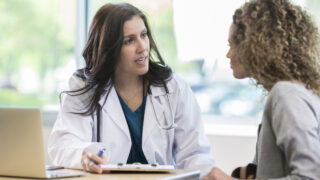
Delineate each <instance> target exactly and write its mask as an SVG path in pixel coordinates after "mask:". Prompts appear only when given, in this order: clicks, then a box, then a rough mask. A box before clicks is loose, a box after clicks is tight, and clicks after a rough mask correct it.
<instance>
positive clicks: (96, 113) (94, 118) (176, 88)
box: [48, 3, 214, 175]
mask: <svg viewBox="0 0 320 180" xmlns="http://www.w3.org/2000/svg"><path fill="white" fill-rule="evenodd" d="M83 57H84V59H85V62H86V67H85V68H83V69H79V70H77V71H76V72H75V73H74V75H73V76H72V77H71V78H70V81H69V86H70V91H66V92H65V93H66V96H65V98H64V101H63V103H62V106H61V110H60V113H59V116H58V119H57V120H56V123H55V125H54V127H53V130H52V134H51V136H50V138H49V143H48V151H49V155H50V157H51V159H52V160H53V163H54V164H56V165H61V166H66V167H70V168H81V167H82V168H83V169H84V170H86V171H90V172H96V173H102V169H101V168H100V167H99V166H98V165H96V164H94V163H91V162H92V161H95V162H96V163H97V164H107V163H110V164H117V163H134V162H139V163H144V164H153V163H158V164H160V165H174V166H175V167H176V168H178V169H199V170H201V173H202V175H204V174H206V173H208V172H209V171H210V170H211V169H212V168H213V166H214V160H213V158H212V157H211V155H210V146H209V143H208V141H207V139H206V136H205V134H204V129H203V124H202V121H201V117H200V110H199V107H198V104H197V101H196V99H195V97H194V95H193V94H192V91H191V89H190V87H189V86H188V85H187V84H186V82H184V81H183V80H182V79H180V78H179V77H177V76H176V75H174V74H173V73H172V71H171V69H170V68H169V67H168V66H167V65H166V64H165V63H164V61H163V59H162V57H161V55H160V53H159V51H158V49H157V47H156V45H155V42H154V40H153V38H152V36H151V31H150V28H149V26H148V23H147V19H146V17H145V15H144V14H143V13H142V12H141V11H140V10H138V9H137V8H135V7H134V6H132V5H130V4H127V3H123V4H106V5H104V6H102V7H101V8H100V9H99V10H98V12H97V13H96V15H95V16H94V18H93V21H92V24H91V27H90V31H89V36H88V41H87V43H86V46H85V49H84V51H83ZM101 149H106V153H104V155H103V156H102V157H99V156H97V152H98V151H99V150H101Z"/></svg>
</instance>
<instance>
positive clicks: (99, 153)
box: [90, 148, 106, 165]
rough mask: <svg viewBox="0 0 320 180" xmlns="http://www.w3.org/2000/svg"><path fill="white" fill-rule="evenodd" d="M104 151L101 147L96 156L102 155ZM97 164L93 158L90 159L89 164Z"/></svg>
mask: <svg viewBox="0 0 320 180" xmlns="http://www.w3.org/2000/svg"><path fill="white" fill-rule="evenodd" d="M104 152H106V148H103V149H101V150H100V151H99V152H98V154H97V156H99V157H102V155H103V153H104ZM93 164H97V163H96V162H95V161H94V160H92V161H91V163H90V165H93Z"/></svg>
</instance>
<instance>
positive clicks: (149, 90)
mask: <svg viewBox="0 0 320 180" xmlns="http://www.w3.org/2000/svg"><path fill="white" fill-rule="evenodd" d="M165 90H166V97H167V101H168V104H169V109H170V115H171V123H170V124H168V125H165V126H162V125H161V124H160V121H159V119H158V116H157V114H156V110H155V108H154V104H153V100H152V97H151V95H152V92H151V89H150V87H149V88H148V93H147V94H148V95H149V98H150V101H151V105H152V109H153V113H154V115H155V117H156V121H157V124H158V127H159V128H160V129H162V130H171V129H174V128H176V127H178V126H177V124H175V122H174V116H173V112H172V107H171V102H170V99H169V91H168V88H167V87H166V86H165ZM97 111H98V112H97V137H96V138H97V139H96V140H97V142H100V140H101V139H100V120H101V119H100V116H101V114H100V113H101V106H100V105H98V109H97Z"/></svg>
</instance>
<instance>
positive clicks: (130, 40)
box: [123, 38, 133, 45]
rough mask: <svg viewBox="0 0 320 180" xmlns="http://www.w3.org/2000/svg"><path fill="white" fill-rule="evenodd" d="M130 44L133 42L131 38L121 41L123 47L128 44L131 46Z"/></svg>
mask: <svg viewBox="0 0 320 180" xmlns="http://www.w3.org/2000/svg"><path fill="white" fill-rule="evenodd" d="M132 42H133V39H132V38H129V39H126V40H124V41H123V44H124V45H129V44H131V43H132Z"/></svg>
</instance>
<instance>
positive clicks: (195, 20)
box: [0, 0, 320, 172]
mask: <svg viewBox="0 0 320 180" xmlns="http://www.w3.org/2000/svg"><path fill="white" fill-rule="evenodd" d="M107 2H113V3H116V2H129V3H132V4H133V5H135V6H136V7H138V8H140V9H141V10H142V11H143V12H145V14H146V15H147V17H148V19H149V23H150V25H151V28H152V33H153V36H154V38H155V41H156V43H157V45H158V48H159V50H160V52H161V54H162V56H163V57H164V59H165V61H166V62H167V64H169V66H171V67H172V69H173V71H174V72H175V73H177V74H179V75H181V76H182V77H183V78H184V79H185V80H187V82H188V83H189V84H190V86H191V88H192V90H193V92H194V93H195V96H196V98H197V100H198V102H199V105H200V107H201V110H202V113H203V116H202V117H203V120H204V121H205V129H206V133H207V134H208V137H209V139H210V141H211V143H212V145H213V150H212V151H213V154H214V155H215V158H216V160H217V163H218V165H219V164H220V165H221V166H222V167H223V169H224V170H225V171H227V172H230V171H231V169H232V168H233V167H234V166H236V165H238V164H239V165H243V164H240V163H243V162H249V161H250V160H252V158H253V154H254V143H255V138H256V131H257V128H256V127H257V125H258V124H259V122H260V118H261V116H262V109H263V105H264V98H263V97H264V96H263V92H262V90H261V88H259V87H258V88H257V87H255V86H254V85H252V84H253V82H252V80H250V79H244V80H236V79H234V78H233V76H232V71H231V69H230V64H229V60H228V59H227V58H226V53H227V50H228V46H227V44H228V42H227V39H228V30H229V26H230V24H231V22H232V14H233V12H234V10H235V9H236V8H238V7H240V6H241V4H243V3H244V2H245V0H224V1H214V0H197V1H192V0H161V1H150V0H126V1H123V0H122V1H120V0H109V1H107V0H3V1H0V27H1V28H0V40H1V46H0V106H28V107H30V106H31V107H39V108H41V109H42V112H43V121H44V129H45V130H44V132H45V138H47V136H48V135H49V133H50V130H51V127H52V124H53V123H54V121H55V118H56V115H57V111H58V109H59V106H60V102H59V93H60V92H61V91H62V90H67V89H68V87H67V81H68V78H69V77H70V76H71V74H72V73H73V72H74V71H75V70H76V69H77V68H81V67H83V65H84V62H83V58H82V57H81V53H82V49H83V46H84V44H85V42H86V37H87V32H88V27H89V26H90V22H91V19H92V17H93V15H94V14H95V12H96V11H97V10H98V9H99V8H100V7H101V6H102V5H104V4H105V3H107ZM293 2H294V3H296V4H299V5H301V6H302V7H304V8H305V9H306V10H307V11H309V13H310V14H311V16H312V18H313V19H314V21H315V22H316V23H317V24H318V26H319V25H320V1H317V0H295V1H293ZM243 144H246V145H245V146H244V148H246V149H238V151H237V152H236V153H231V152H230V153H229V154H228V151H225V150H226V149H229V150H233V149H234V148H239V147H242V146H243ZM234 156H236V157H234ZM48 162H50V160H48Z"/></svg>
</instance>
